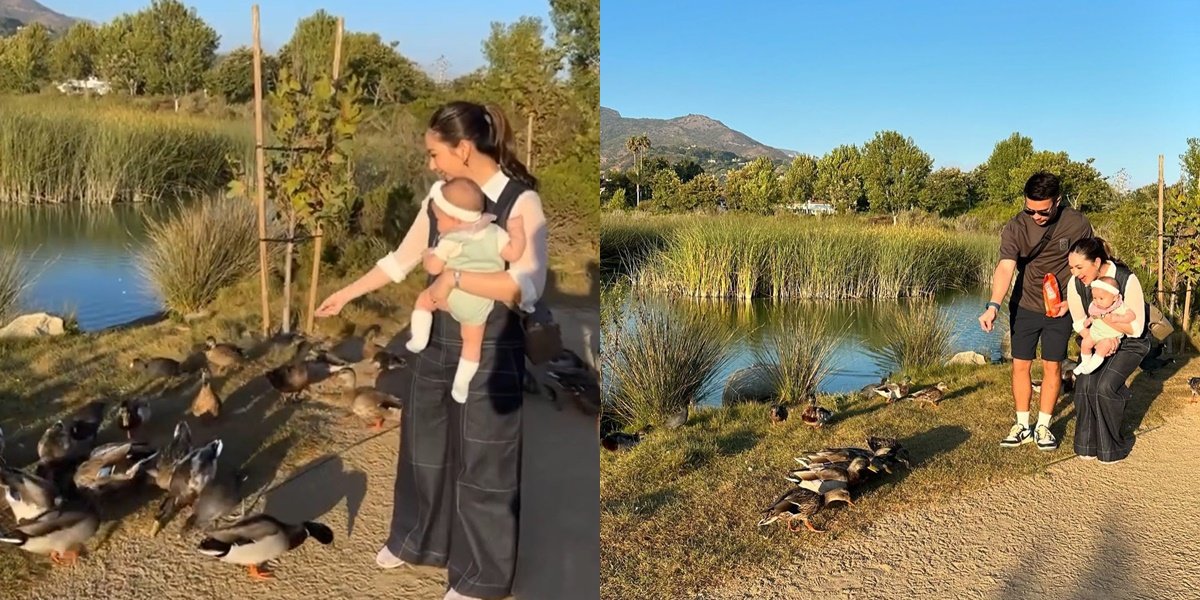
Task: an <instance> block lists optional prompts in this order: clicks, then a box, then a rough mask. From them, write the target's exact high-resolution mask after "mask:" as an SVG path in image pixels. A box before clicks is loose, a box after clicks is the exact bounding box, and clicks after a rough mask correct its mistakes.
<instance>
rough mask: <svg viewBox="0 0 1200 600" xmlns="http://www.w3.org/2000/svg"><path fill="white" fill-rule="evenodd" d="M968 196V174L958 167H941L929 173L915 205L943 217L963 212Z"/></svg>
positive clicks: (967, 203) (968, 200) (968, 201)
mask: <svg viewBox="0 0 1200 600" xmlns="http://www.w3.org/2000/svg"><path fill="white" fill-rule="evenodd" d="M970 196H971V185H970V176H969V175H968V174H966V173H963V172H962V171H960V170H958V169H954V168H943V169H938V170H936V171H934V172H933V173H930V174H929V178H928V179H926V180H925V185H924V187H922V188H921V191H920V192H919V193H918V194H917V205H918V206H919V207H921V209H922V210H927V211H929V212H934V213H938V214H939V215H942V216H944V217H945V216H950V215H956V214H959V213H962V212H965V211H966V210H967V207H968V206H969V205H970Z"/></svg>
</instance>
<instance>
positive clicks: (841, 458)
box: [796, 448, 875, 467]
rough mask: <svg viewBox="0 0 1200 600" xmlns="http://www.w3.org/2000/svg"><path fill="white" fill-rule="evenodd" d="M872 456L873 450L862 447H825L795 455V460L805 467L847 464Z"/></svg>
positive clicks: (873, 454)
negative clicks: (802, 454) (817, 450)
mask: <svg viewBox="0 0 1200 600" xmlns="http://www.w3.org/2000/svg"><path fill="white" fill-rule="evenodd" d="M873 456H875V453H874V452H871V451H870V450H864V449H862V448H826V449H824V450H821V451H819V452H810V453H808V454H806V455H804V456H797V457H796V462H798V463H800V464H802V465H804V466H806V467H818V466H831V465H838V464H845V465H849V464H850V463H851V462H852V461H853V460H854V459H856V458H860V457H861V458H866V459H870V458H871V457H873Z"/></svg>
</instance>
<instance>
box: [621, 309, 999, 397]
mask: <svg viewBox="0 0 1200 600" xmlns="http://www.w3.org/2000/svg"><path fill="white" fill-rule="evenodd" d="M987 294H988V292H987V291H985V290H973V291H954V292H945V293H942V294H939V295H938V296H937V297H936V298H935V299H934V300H935V302H936V304H937V307H938V310H939V312H940V313H941V314H942V315H943V316H944V317H945V318H946V319H947V320H948V321H949V322H950V323H951V324H952V325H953V329H954V332H955V339H954V342H953V344H952V346H951V352H952V353H954V352H961V351H967V350H970V351H974V352H979V353H980V354H983V355H984V356H987V357H989V359H990V360H993V361H995V360H998V359H999V358H1000V355H1001V349H1000V344H1001V339H1002V338H1003V337H1004V334H1005V332H1006V331H1007V330H1008V322H1007V315H1006V314H1004V315H1001V317H1000V318H998V319H997V320H996V327H995V329H993V331H992V333H984V332H983V331H982V330H980V328H979V322H978V320H977V319H978V318H979V314H980V313H981V312H983V308H982V307H983V305H984V303H985V302H986V301H987ZM641 302H643V303H644V304H645V305H646V306H647V307H648V308H650V309H651V310H666V311H679V310H689V311H696V310H698V311H702V312H706V313H710V314H711V315H712V316H714V317H715V318H716V319H717V321H718V322H720V323H723V324H724V325H725V326H727V327H730V328H732V329H733V330H735V331H736V332H738V333H739V334H740V335H739V337H741V338H742V339H741V341H739V342H737V343H735V344H734V345H733V347H731V348H730V349H729V351H730V352H731V353H732V360H731V361H730V363H729V365H728V366H727V367H725V368H724V369H722V370H721V371H720V372H719V374H718V378H717V381H718V382H719V385H717V386H715V389H713V390H712V391H711V392H710V393H709V394H708V395H707V396H705V397H704V398H702V399H699V403H700V404H703V405H708V406H718V405H720V403H721V392H722V389H723V387H724V382H725V380H726V379H728V377H729V375H730V374H732V373H733V372H734V371H737V370H738V369H742V368H745V367H749V366H751V365H753V364H754V354H753V352H752V351H751V349H750V348H751V345H752V344H753V343H754V340H755V339H756V337H755V335H754V334H753V333H752V332H754V331H755V330H756V329H759V330H761V329H763V328H767V327H770V326H771V325H772V323H773V322H774V321H775V320H776V315H777V313H778V311H779V310H780V309H781V307H788V308H796V307H798V308H800V309H801V310H803V309H805V308H811V309H813V310H822V311H827V314H828V315H829V320H830V322H832V323H834V324H836V327H838V328H840V326H843V325H844V326H845V329H844V334H843V335H842V336H841V337H840V338H839V339H838V341H837V342H836V345H835V347H834V349H833V351H832V364H833V371H832V372H831V373H830V374H829V376H828V377H827V378H826V379H825V381H824V383H823V384H822V385H821V387H820V391H821V392H823V393H828V394H840V393H846V392H851V391H855V390H859V389H861V388H862V387H864V386H866V385H867V384H870V383H876V382H878V381H879V378H880V377H882V376H884V375H887V374H888V373H890V372H892V371H894V370H895V369H896V368H895V366H894V365H892V364H888V362H887V361H886V360H885V359H883V358H881V357H880V356H878V355H877V354H875V353H874V352H873V348H876V347H878V342H879V340H880V339H881V337H882V336H883V334H884V332H885V328H886V327H888V326H889V321H888V313H889V312H890V311H888V310H887V309H889V308H891V309H894V308H895V307H896V305H897V302H896V301H894V300H892V301H886V300H874V301H865V300H864V301H841V302H817V301H804V302H792V303H788V304H786V305H784V304H781V303H776V302H771V301H765V300H763V301H753V302H750V303H734V302H727V301H689V300H679V299H661V298H653V297H651V298H650V299H645V298H644V299H643V300H641Z"/></svg>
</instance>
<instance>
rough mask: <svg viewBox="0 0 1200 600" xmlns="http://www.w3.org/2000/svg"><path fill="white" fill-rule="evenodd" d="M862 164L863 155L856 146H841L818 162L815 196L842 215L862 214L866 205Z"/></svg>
mask: <svg viewBox="0 0 1200 600" xmlns="http://www.w3.org/2000/svg"><path fill="white" fill-rule="evenodd" d="M860 162H862V154H861V153H860V152H859V150H858V146H854V145H843V146H838V147H837V148H834V149H833V150H830V151H829V153H828V154H826V155H825V156H822V157H821V160H819V161H817V183H816V188H815V189H814V190H813V191H814V194H815V196H816V197H817V198H822V199H824V200H825V201H826V202H829V203H830V204H832V205H833V206H834V207H835V208H837V209H838V211H839V212H849V211H853V210H859V209H860V208H861V205H862V203H863V201H864V200H863V199H864V196H863V181H862V174H861V173H860V172H859V163H860Z"/></svg>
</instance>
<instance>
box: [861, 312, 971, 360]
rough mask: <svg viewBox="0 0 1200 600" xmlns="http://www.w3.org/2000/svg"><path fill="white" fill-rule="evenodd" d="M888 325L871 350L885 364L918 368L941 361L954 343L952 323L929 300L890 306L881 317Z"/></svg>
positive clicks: (947, 354) (947, 357) (948, 353)
mask: <svg viewBox="0 0 1200 600" xmlns="http://www.w3.org/2000/svg"><path fill="white" fill-rule="evenodd" d="M884 318H885V319H886V320H887V321H888V323H890V324H891V326H890V327H888V328H886V329H884V333H883V336H882V339H880V340H879V341H877V342H875V345H876V348H875V349H874V353H875V354H876V355H877V356H879V357H880V358H882V359H883V361H884V362H885V363H886V364H893V365H899V367H900V368H902V369H920V368H923V367H925V366H927V365H940V364H944V363H945V362H946V360H947V359H949V358H950V349H951V347H953V344H954V337H955V336H954V325H953V324H952V323H950V321H949V320H948V319H947V318H946V316H945V315H943V314H941V312H939V311H938V307H937V305H936V304H934V303H933V302H932V301H929V300H915V301H912V302H907V303H904V304H898V305H896V306H890V307H888V308H887V309H886V311H885V317H884Z"/></svg>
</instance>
